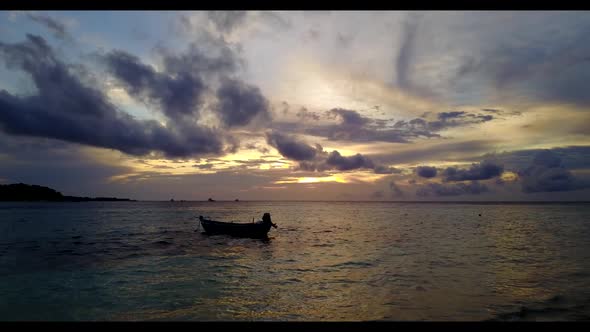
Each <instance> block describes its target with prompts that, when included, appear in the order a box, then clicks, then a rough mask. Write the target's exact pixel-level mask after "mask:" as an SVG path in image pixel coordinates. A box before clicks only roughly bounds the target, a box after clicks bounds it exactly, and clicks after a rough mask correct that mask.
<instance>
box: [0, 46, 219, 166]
mask: <svg viewBox="0 0 590 332" xmlns="http://www.w3.org/2000/svg"><path fill="white" fill-rule="evenodd" d="M0 57H1V59H2V60H4V62H5V63H6V64H7V65H8V67H9V68H17V69H20V70H22V71H24V72H26V73H28V74H29V75H30V76H31V78H32V81H33V83H34V84H35V86H36V88H37V90H38V94H37V95H34V96H22V97H21V96H15V95H12V94H10V93H8V92H7V91H5V90H2V91H0V110H1V112H0V126H1V128H2V129H3V130H4V131H5V132H7V133H10V134H13V135H26V136H36V137H49V138H56V139H60V140H64V141H69V142H75V143H80V144H87V145H92V146H97V147H103V148H111V149H116V150H120V151H123V152H125V153H129V154H133V155H143V154H147V153H149V152H150V151H158V152H161V153H163V154H165V155H166V156H170V157H180V156H188V155H197V154H204V153H220V152H222V149H223V142H222V136H221V134H220V133H219V132H216V131H214V130H211V129H208V128H202V127H198V126H195V125H191V124H189V123H184V124H178V125H177V126H176V127H174V128H168V127H164V126H163V125H161V124H160V123H158V122H156V121H138V120H136V119H135V118H133V117H132V116H130V115H128V114H126V113H124V112H119V111H118V110H117V109H116V108H115V107H114V105H112V104H111V103H110V102H109V101H108V100H107V98H106V97H105V96H104V95H103V94H102V92H101V91H99V90H96V89H93V88H91V87H87V86H85V85H84V84H82V82H81V81H80V80H79V79H78V78H77V77H76V76H74V75H73V74H72V73H71V72H70V70H69V68H68V66H66V65H65V64H63V63H62V62H61V61H60V60H59V59H57V58H56V57H55V54H54V53H53V50H52V48H51V47H50V46H49V45H48V44H47V42H46V41H45V40H44V39H43V38H42V37H39V36H33V35H27V40H26V41H24V42H21V43H16V44H7V43H3V42H0Z"/></svg>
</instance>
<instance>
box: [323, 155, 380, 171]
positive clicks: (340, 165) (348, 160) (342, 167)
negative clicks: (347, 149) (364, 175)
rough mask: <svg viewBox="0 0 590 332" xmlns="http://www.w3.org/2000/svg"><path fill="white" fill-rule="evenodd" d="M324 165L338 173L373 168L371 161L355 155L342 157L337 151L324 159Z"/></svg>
mask: <svg viewBox="0 0 590 332" xmlns="http://www.w3.org/2000/svg"><path fill="white" fill-rule="evenodd" d="M326 165H328V166H330V167H331V168H335V169H337V170H339V171H349V170H353V169H359V168H370V169H372V168H374V167H375V165H374V164H373V162H372V161H371V159H369V158H367V157H365V156H363V155H361V154H360V153H357V154H356V155H354V156H350V157H344V156H342V155H340V152H338V151H332V152H330V154H329V155H328V158H327V159H326Z"/></svg>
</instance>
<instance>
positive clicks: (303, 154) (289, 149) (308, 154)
mask: <svg viewBox="0 0 590 332" xmlns="http://www.w3.org/2000/svg"><path fill="white" fill-rule="evenodd" d="M266 142H267V143H268V144H269V145H270V146H272V147H274V148H276V149H277V150H278V151H279V153H280V154H281V155H282V156H283V157H286V158H289V159H292V160H297V161H300V160H312V159H313V158H314V157H315V156H316V154H317V152H318V151H317V150H316V149H315V148H313V147H311V146H310V145H308V144H307V143H304V142H301V141H299V140H297V139H296V138H294V137H292V136H289V135H283V134H281V133H278V132H269V133H267V134H266Z"/></svg>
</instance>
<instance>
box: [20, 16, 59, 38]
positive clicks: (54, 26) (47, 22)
mask: <svg viewBox="0 0 590 332" xmlns="http://www.w3.org/2000/svg"><path fill="white" fill-rule="evenodd" d="M26 15H27V17H28V18H29V19H31V20H32V21H35V22H37V23H39V24H42V25H44V26H45V27H46V28H47V29H49V30H50V31H51V32H52V33H53V34H54V35H55V37H57V38H59V39H62V40H63V39H68V38H70V35H69V34H68V31H67V29H66V26H65V24H63V23H62V22H60V21H58V20H57V19H55V18H53V17H51V16H49V15H45V14H38V13H27V14H26Z"/></svg>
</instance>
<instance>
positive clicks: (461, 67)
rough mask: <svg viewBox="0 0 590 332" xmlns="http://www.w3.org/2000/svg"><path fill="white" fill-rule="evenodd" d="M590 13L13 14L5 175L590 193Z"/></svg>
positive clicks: (3, 35) (471, 192)
mask: <svg viewBox="0 0 590 332" xmlns="http://www.w3.org/2000/svg"><path fill="white" fill-rule="evenodd" d="M589 80H590V14H589V13H587V12H583V11H580V12H560V11H550V12H543V11H534V12H526V11H518V12H510V11H493V12H485V11H470V12H455V11H440V12H437V11H433V12H429V11H418V12H406V11H379V12H370V11H331V12H328V11H284V12H275V11H196V12H190V11H178V12H175V11H163V12H158V11H144V12H142V11H121V12H116V11H115V12H112V11H80V12H77V11H63V12H56V11H27V12H24V11H3V12H0V184H7V183H19V182H22V183H28V184H38V185H43V186H48V187H51V188H54V189H56V190H58V191H60V192H62V193H63V194H64V195H77V196H111V197H112V196H114V197H126V198H133V199H138V200H169V199H171V198H174V199H176V200H182V199H184V200H206V199H208V198H209V197H212V198H214V199H216V200H234V199H236V198H237V199H240V200H245V201H247V200H337V201H437V200H441V201H471V200H473V201H498V200H501V201H547V200H549V201H562V200H565V201H572V200H588V199H590V109H589V106H590V91H589V90H588V87H589V84H588V82H589Z"/></svg>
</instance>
